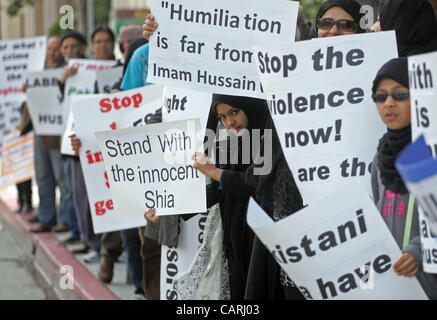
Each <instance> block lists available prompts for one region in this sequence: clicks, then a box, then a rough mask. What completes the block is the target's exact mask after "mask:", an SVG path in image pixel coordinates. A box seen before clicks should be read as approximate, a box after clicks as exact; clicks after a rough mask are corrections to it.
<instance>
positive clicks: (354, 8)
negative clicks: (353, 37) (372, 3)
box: [316, 0, 365, 38]
mask: <svg viewBox="0 0 437 320" xmlns="http://www.w3.org/2000/svg"><path fill="white" fill-rule="evenodd" d="M360 9H361V5H360V4H359V3H358V2H357V1H355V0H328V1H325V2H324V3H323V4H322V6H321V7H320V9H319V12H318V13H317V17H316V28H317V29H316V31H317V37H318V38H324V37H332V36H341V35H346V34H354V33H364V32H365V30H364V29H362V28H361V26H360V20H361V18H362V17H363V16H364V14H362V13H360Z"/></svg>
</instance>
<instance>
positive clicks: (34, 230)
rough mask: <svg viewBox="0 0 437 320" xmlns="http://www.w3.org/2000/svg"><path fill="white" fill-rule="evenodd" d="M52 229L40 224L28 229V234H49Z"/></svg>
mask: <svg viewBox="0 0 437 320" xmlns="http://www.w3.org/2000/svg"><path fill="white" fill-rule="evenodd" d="M51 231H52V228H51V227H49V226H43V225H42V224H40V225H39V226H36V227H33V228H30V232H32V233H46V232H51Z"/></svg>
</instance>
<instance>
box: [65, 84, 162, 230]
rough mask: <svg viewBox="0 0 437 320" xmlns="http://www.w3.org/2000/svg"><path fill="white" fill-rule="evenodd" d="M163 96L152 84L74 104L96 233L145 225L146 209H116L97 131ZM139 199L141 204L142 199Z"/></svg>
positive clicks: (113, 125)
mask: <svg viewBox="0 0 437 320" xmlns="http://www.w3.org/2000/svg"><path fill="white" fill-rule="evenodd" d="M161 95H162V87H159V86H148V87H142V88H138V89H133V90H128V91H122V92H118V93H116V94H110V95H92V96H89V97H86V98H83V99H81V100H80V101H78V102H77V101H76V100H74V101H73V103H72V106H73V107H72V109H73V110H72V111H73V114H74V119H75V129H76V133H77V137H78V138H79V139H80V140H81V142H82V147H81V150H80V154H79V157H80V163H81V166H82V170H83V174H84V177H85V184H86V187H87V193H88V199H89V203H90V207H91V215H92V221H93V226H94V232H95V233H103V232H109V231H116V230H125V229H131V228H136V227H139V226H144V225H145V220H144V212H143V214H139V215H133V214H132V212H129V211H127V210H124V209H123V208H120V209H117V208H115V206H114V203H113V198H112V196H111V191H110V188H114V187H116V186H115V185H114V184H113V183H112V182H111V181H110V180H109V179H110V177H111V172H110V171H106V169H105V164H104V163H103V155H102V152H101V149H100V148H99V144H98V141H97V139H96V136H95V133H96V132H98V131H103V130H116V129H117V127H116V123H115V121H116V120H117V119H119V118H120V117H121V116H123V115H125V114H128V113H130V112H132V111H133V110H136V109H139V108H142V107H144V105H145V103H147V102H148V101H149V100H148V99H151V100H154V99H157V98H158V97H161ZM138 201H139V202H140V203H141V198H139V199H138Z"/></svg>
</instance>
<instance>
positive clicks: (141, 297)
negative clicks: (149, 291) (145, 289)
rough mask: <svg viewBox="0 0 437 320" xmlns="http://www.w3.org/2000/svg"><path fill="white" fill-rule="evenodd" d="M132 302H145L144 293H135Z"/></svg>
mask: <svg viewBox="0 0 437 320" xmlns="http://www.w3.org/2000/svg"><path fill="white" fill-rule="evenodd" d="M134 300H147V299H146V295H145V294H144V293H135V295H134Z"/></svg>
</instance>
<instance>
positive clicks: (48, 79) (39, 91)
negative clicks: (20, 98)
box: [26, 69, 64, 136]
mask: <svg viewBox="0 0 437 320" xmlns="http://www.w3.org/2000/svg"><path fill="white" fill-rule="evenodd" d="M62 71H63V69H51V70H47V71H42V72H33V73H28V74H27V75H26V84H27V90H26V100H27V107H28V109H29V113H30V117H31V119H32V124H33V129H34V131H35V132H36V134H37V135H41V136H60V135H62V133H63V129H64V121H63V110H62V94H61V92H60V91H59V80H60V79H61V76H62Z"/></svg>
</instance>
